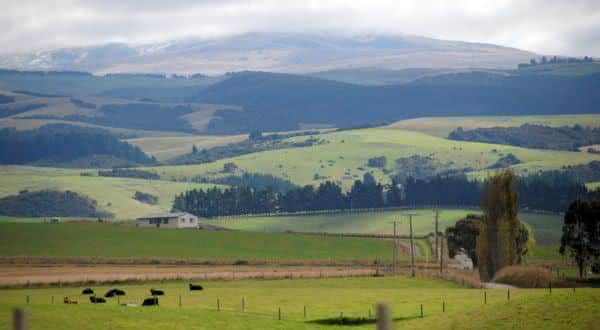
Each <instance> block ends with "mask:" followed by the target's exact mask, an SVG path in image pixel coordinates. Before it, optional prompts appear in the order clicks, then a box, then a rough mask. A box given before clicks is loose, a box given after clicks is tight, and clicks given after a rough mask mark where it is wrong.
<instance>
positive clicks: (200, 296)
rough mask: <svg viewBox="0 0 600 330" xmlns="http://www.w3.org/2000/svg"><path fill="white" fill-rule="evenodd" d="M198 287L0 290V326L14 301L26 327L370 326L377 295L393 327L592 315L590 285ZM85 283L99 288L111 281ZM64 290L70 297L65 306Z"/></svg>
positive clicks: (490, 324)
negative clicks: (153, 291) (113, 291)
mask: <svg viewBox="0 0 600 330" xmlns="http://www.w3.org/2000/svg"><path fill="white" fill-rule="evenodd" d="M202 284H203V286H204V288H205V290H204V291H201V292H192V293H190V292H189V291H188V290H187V283H181V282H169V283H147V284H144V285H127V286H120V288H121V289H123V290H125V291H126V293H127V294H126V296H124V297H120V298H119V299H117V298H109V299H108V302H107V303H106V304H103V305H92V304H90V303H89V300H88V297H86V296H80V295H79V294H80V292H81V290H82V288H75V287H73V288H47V289H18V290H16V289H13V290H0V327H2V328H8V327H9V320H10V313H11V311H12V308H13V307H15V306H19V307H23V308H25V310H26V311H27V313H28V316H29V321H30V325H31V329H49V330H53V329H100V328H103V329H329V328H332V329H333V328H336V329H339V328H343V327H342V326H337V325H335V323H336V322H339V320H340V318H341V317H342V316H343V317H344V318H345V319H346V320H348V321H358V322H357V323H358V324H357V325H354V326H351V328H352V329H373V328H374V321H375V319H374V311H375V304H376V303H378V302H386V303H388V304H389V305H390V307H391V309H392V315H393V318H394V325H395V327H396V328H401V329H565V328H573V329H594V328H595V326H596V323H597V315H598V313H599V312H600V291H599V289H577V291H576V292H575V293H573V292H572V290H570V289H554V290H553V291H552V294H550V293H549V292H548V290H544V289H511V292H510V300H508V296H507V290H506V289H492V290H486V291H485V296H486V298H485V300H484V291H482V290H480V289H467V288H461V287H459V286H457V285H455V284H452V283H449V282H444V281H440V280H430V279H422V278H416V279H412V278H406V277H386V278H342V279H314V280H307V279H296V280H244V281H214V282H213V281H209V282H204V283H202ZM92 288H93V289H94V290H95V291H96V292H98V293H100V294H102V293H104V292H106V291H107V290H108V289H109V288H110V287H107V286H102V287H92ZM149 288H160V289H163V290H164V291H165V296H163V297H161V298H160V306H159V307H125V306H120V305H119V304H118V303H119V302H120V303H133V304H139V303H140V302H141V300H142V299H143V298H146V297H148V296H149ZM27 296H29V304H27V303H26V301H27ZM65 296H68V297H70V299H73V300H77V301H78V302H79V303H78V304H77V305H65V304H63V303H62V299H63V297H65ZM52 299H54V304H53V303H52ZM217 300H218V301H219V307H220V310H217ZM242 300H243V301H244V308H243V310H242ZM180 302H181V304H180ZM442 304H444V305H445V308H444V309H443V307H442ZM421 306H423V317H422V318H421ZM305 308H306V317H305V314H304V311H305ZM280 311H281V314H280ZM279 315H281V320H280V319H279ZM331 323H333V324H331Z"/></svg>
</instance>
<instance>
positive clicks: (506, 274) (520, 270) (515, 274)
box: [493, 266, 552, 288]
mask: <svg viewBox="0 0 600 330" xmlns="http://www.w3.org/2000/svg"><path fill="white" fill-rule="evenodd" d="M551 281H552V272H550V270H548V269H546V268H543V267H534V266H508V267H504V268H502V269H501V270H500V271H498V272H497V273H496V275H495V276H494V279H493V282H496V283H503V284H509V285H514V286H517V287H520V288H547V287H548V286H549V285H550V282H551Z"/></svg>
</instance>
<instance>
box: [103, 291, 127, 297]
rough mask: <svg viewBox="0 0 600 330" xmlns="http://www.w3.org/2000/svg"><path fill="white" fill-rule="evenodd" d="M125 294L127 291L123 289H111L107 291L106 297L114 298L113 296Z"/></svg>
mask: <svg viewBox="0 0 600 330" xmlns="http://www.w3.org/2000/svg"><path fill="white" fill-rule="evenodd" d="M124 295H125V291H123V290H121V289H110V290H108V292H106V294H105V295H104V297H106V298H112V297H116V296H124Z"/></svg>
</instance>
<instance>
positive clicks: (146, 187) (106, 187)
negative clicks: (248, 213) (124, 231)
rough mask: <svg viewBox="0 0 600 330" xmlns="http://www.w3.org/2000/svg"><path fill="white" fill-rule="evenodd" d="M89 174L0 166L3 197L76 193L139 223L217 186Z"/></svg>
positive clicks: (0, 194)
mask: <svg viewBox="0 0 600 330" xmlns="http://www.w3.org/2000/svg"><path fill="white" fill-rule="evenodd" d="M86 171H87V170H70V169H57V168H46V167H27V166H0V197H3V196H7V195H14V194H17V193H19V191H21V190H24V189H28V190H31V191H33V190H42V189H56V190H72V191H75V192H78V193H82V194H84V195H87V196H89V197H91V198H93V199H95V200H97V201H98V206H99V207H100V208H101V209H104V210H107V211H109V212H111V213H114V214H115V217H116V218H117V219H135V218H137V217H139V216H143V215H147V214H149V213H155V212H161V211H168V210H170V209H171V204H172V202H173V199H174V198H175V195H176V194H178V193H180V192H183V191H186V190H188V189H193V188H206V187H212V186H214V185H206V184H195V183H181V182H167V181H157V180H139V179H128V178H108V177H98V176H91V177H90V176H81V175H80V174H81V172H86ZM136 191H142V192H145V193H150V194H153V195H155V196H158V198H159V200H158V205H149V204H144V203H141V202H139V201H137V200H135V199H133V195H134V194H135V192H136Z"/></svg>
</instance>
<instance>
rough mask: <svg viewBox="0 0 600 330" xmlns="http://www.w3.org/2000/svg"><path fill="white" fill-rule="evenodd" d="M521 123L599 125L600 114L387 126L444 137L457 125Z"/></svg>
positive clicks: (404, 122) (421, 120)
mask: <svg viewBox="0 0 600 330" xmlns="http://www.w3.org/2000/svg"><path fill="white" fill-rule="evenodd" d="M523 124H535V125H545V126H552V127H558V126H573V125H577V124H579V125H582V126H586V127H600V115H597V114H589V115H549V116H469V117H464V116H457V117H429V118H415V119H407V120H401V121H398V122H395V123H393V124H391V125H389V127H390V128H399V129H406V130H410V131H418V132H423V133H427V134H430V135H433V136H437V137H442V138H446V137H448V134H450V132H452V131H453V130H455V129H456V128H458V127H462V128H464V129H475V128H488V127H516V126H521V125H523Z"/></svg>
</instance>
